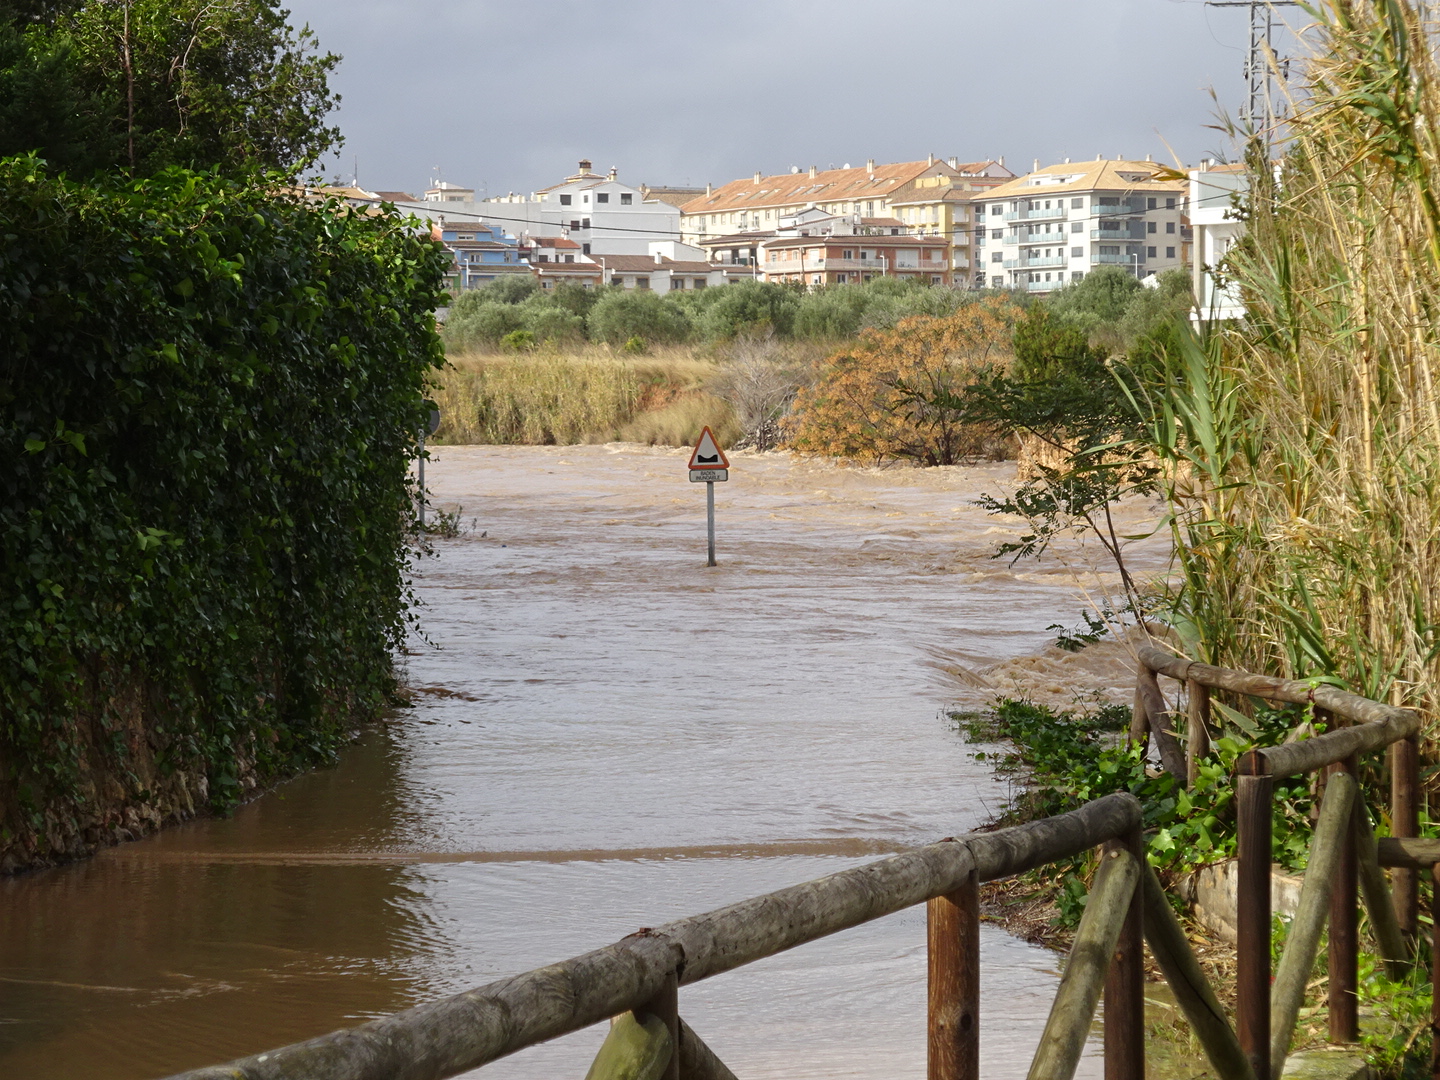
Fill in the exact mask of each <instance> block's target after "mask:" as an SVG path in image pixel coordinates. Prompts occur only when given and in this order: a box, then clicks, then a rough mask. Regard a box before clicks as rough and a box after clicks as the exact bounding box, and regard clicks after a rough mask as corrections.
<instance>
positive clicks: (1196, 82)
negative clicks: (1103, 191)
mask: <svg viewBox="0 0 1440 1080" xmlns="http://www.w3.org/2000/svg"><path fill="white" fill-rule="evenodd" d="M292 22H294V23H295V24H297V25H298V24H300V23H303V22H308V23H309V24H310V26H311V28H312V29H314V30H315V32H316V33H317V34H318V35H319V39H320V43H321V45H322V47H324V48H327V49H330V50H332V51H334V52H338V53H341V54H342V55H343V56H344V60H343V61H342V63H341V65H340V68H339V71H338V72H337V74H336V76H335V78H334V81H333V86H334V87H335V88H336V89H337V90H339V92H340V93H341V94H342V95H343V98H344V103H343V104H342V106H341V109H340V112H339V123H340V126H341V129H342V131H343V132H344V134H345V137H346V146H345V149H344V150H343V151H342V153H341V155H340V157H339V160H338V161H336V160H335V159H332V160H330V161H329V162H327V163H326V172H327V174H336V175H339V176H342V177H344V178H345V179H346V180H348V179H349V177H350V174H351V172H352V171H353V170H354V169H355V167H356V166H355V162H356V159H357V158H358V172H359V180H360V182H361V183H362V184H363V185H364V186H366V187H369V188H372V189H373V188H379V189H388V190H393V189H404V190H409V191H418V190H420V189H423V188H424V187H426V186H428V184H429V181H430V179H431V177H432V176H435V175H437V173H436V172H435V169H436V168H437V167H438V169H439V172H438V175H439V176H440V177H441V178H443V179H445V180H448V181H450V182H452V183H457V184H462V185H464V186H467V187H475V188H482V187H483V188H484V189H486V191H487V192H488V193H489V194H491V195H496V194H503V193H504V192H506V191H512V190H513V191H527V192H528V191H531V190H534V189H535V188H537V187H541V186H544V185H547V184H550V183H554V182H555V181H557V180H559V179H560V178H561V177H563V176H564V175H566V174H567V173H569V172H571V171H573V169H574V166H575V162H576V161H577V159H579V158H581V157H587V158H590V159H592V160H593V161H594V163H595V166H596V168H597V169H606V168H609V167H610V166H612V165H613V166H616V167H617V168H618V169H619V170H620V179H621V180H623V181H628V182H630V183H636V184H638V183H640V182H642V181H643V182H646V183H649V184H652V185H659V184H686V183H689V184H695V185H701V184H704V183H705V182H707V181H709V182H712V183H715V184H721V183H724V182H726V181H728V180H733V179H736V178H738V177H742V176H749V175H750V174H751V173H752V172H754V171H755V170H756V169H759V170H761V171H763V172H766V173H776V172H783V171H785V170H788V169H789V168H790V166H792V165H798V166H800V167H802V168H805V167H808V166H810V165H818V166H820V167H821V168H827V167H829V166H831V165H835V166H839V165H843V164H845V163H847V162H849V163H851V164H854V165H859V164H861V163H863V162H864V160H865V159H866V158H872V157H873V158H875V159H876V160H877V161H912V160H915V159H917V158H923V157H924V156H925V155H926V154H929V153H934V154H935V155H936V156H938V157H950V156H952V155H957V156H959V157H960V159H961V160H979V159H983V158H989V157H998V156H1000V155H1004V157H1005V159H1006V164H1007V165H1009V166H1010V167H1011V168H1013V169H1015V171H1016V172H1025V171H1028V170H1029V168H1030V167H1031V164H1032V161H1033V159H1035V158H1039V159H1040V160H1041V163H1042V164H1049V163H1053V162H1056V161H1059V160H1061V159H1062V158H1064V157H1067V156H1068V157H1072V158H1076V159H1081V158H1094V157H1095V156H1096V155H1097V154H1103V155H1105V156H1106V157H1114V156H1116V155H1125V156H1127V157H1135V158H1140V157H1144V156H1145V155H1146V154H1153V155H1154V156H1155V158H1156V159H1157V160H1162V161H1166V162H1173V160H1174V157H1175V156H1176V155H1178V156H1179V157H1180V158H1182V159H1184V160H1185V161H1187V162H1192V161H1195V160H1198V159H1199V158H1201V157H1204V156H1208V155H1210V154H1212V153H1214V152H1217V151H1218V152H1220V153H1222V154H1223V153H1225V152H1226V151H1228V150H1229V149H1230V148H1229V146H1228V144H1227V141H1226V139H1225V137H1224V136H1223V135H1222V134H1221V133H1220V132H1217V131H1214V130H1212V129H1210V128H1209V126H1208V125H1211V124H1213V123H1214V115H1215V110H1216V103H1215V101H1214V100H1212V99H1211V96H1210V93H1209V91H1210V88H1212V87H1213V88H1214V89H1215V92H1216V93H1217V95H1218V97H1219V104H1220V105H1221V106H1223V107H1224V108H1226V109H1228V110H1230V111H1232V112H1233V111H1235V110H1236V109H1237V108H1238V106H1239V103H1240V100H1241V96H1242V87H1243V84H1242V81H1241V63H1242V59H1243V49H1244V46H1245V42H1246V39H1247V30H1248V23H1247V16H1246V13H1245V10H1244V9H1234V8H1232V9H1213V8H1207V7H1206V6H1205V5H1204V4H1203V3H1201V2H1199V0H890V2H887V3H876V2H871V0H823V2H819V0H727V2H724V3H720V2H717V0H707V2H693V0H607V2H603V3H602V2H599V0H450V2H449V3H448V4H431V5H419V4H413V3H400V2H398V0H293V3H292Z"/></svg>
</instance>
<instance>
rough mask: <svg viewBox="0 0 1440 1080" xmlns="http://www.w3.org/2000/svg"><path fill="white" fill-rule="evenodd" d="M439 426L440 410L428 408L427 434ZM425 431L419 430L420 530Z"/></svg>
mask: <svg viewBox="0 0 1440 1080" xmlns="http://www.w3.org/2000/svg"><path fill="white" fill-rule="evenodd" d="M439 426H440V410H439V409H431V410H430V423H429V429H430V430H429V432H428V434H431V435H433V434H434V433H435V430H436V429H437V428H438V427H439ZM426 434H427V432H424V431H422V432H420V531H421V532H424V531H425V436H426Z"/></svg>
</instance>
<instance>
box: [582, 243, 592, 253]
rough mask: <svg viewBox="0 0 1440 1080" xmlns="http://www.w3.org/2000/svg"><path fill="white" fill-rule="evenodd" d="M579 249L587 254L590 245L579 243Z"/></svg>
mask: <svg viewBox="0 0 1440 1080" xmlns="http://www.w3.org/2000/svg"><path fill="white" fill-rule="evenodd" d="M580 250H581V251H583V252H584V253H585V254H586V255H589V254H590V245H589V244H581V245H580Z"/></svg>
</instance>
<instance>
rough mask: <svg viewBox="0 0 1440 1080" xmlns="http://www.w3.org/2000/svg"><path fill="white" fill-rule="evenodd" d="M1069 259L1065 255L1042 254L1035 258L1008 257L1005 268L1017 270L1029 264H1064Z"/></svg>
mask: <svg viewBox="0 0 1440 1080" xmlns="http://www.w3.org/2000/svg"><path fill="white" fill-rule="evenodd" d="M1069 261H1070V260H1069V259H1067V258H1065V256H1063V255H1041V256H1038V257H1037V258H1034V259H1006V260H1005V269H1006V270H1016V269H1023V268H1025V267H1028V266H1064V265H1065V264H1066V263H1068V262H1069Z"/></svg>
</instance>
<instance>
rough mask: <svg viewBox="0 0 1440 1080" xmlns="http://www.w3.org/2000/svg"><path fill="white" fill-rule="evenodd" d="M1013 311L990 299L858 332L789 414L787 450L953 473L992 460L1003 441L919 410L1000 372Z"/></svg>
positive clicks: (951, 413)
mask: <svg viewBox="0 0 1440 1080" xmlns="http://www.w3.org/2000/svg"><path fill="white" fill-rule="evenodd" d="M1020 313H1021V309H1020V308H1019V307H1018V306H1017V305H1016V304H1015V303H1013V302H1012V301H1010V300H1007V299H1004V298H998V297H990V298H986V299H984V300H978V301H976V302H974V303H971V304H967V305H965V306H964V307H962V308H960V310H959V311H957V312H955V313H954V314H953V315H944V316H940V317H936V318H931V317H924V316H917V317H915V318H911V319H904V320H902V321H901V322H899V323H898V324H896V326H895V328H894V329H892V330H866V331H864V332H863V333H862V334H861V335H860V340H859V341H858V342H857V343H856V344H855V345H854V346H853V347H852V348H849V349H845V350H843V351H841V352H837V353H835V354H834V355H833V356H830V357H828V358H827V359H826V360H825V361H824V362H823V363H822V364H821V368H820V371H819V372H818V374H817V377H816V380H815V382H814V384H813V385H811V386H809V387H806V388H804V389H802V390H801V391H800V393H799V394H798V395H797V396H796V398H795V404H794V407H793V409H792V411H791V415H790V424H789V427H790V438H789V440H788V444H789V446H790V447H791V448H792V449H795V450H803V451H808V452H810V453H815V454H828V455H831V456H833V457H843V458H851V459H854V460H858V461H870V462H874V463H876V464H878V463H880V462H882V461H886V460H896V459H899V460H910V461H917V462H919V463H921V464H923V465H953V464H955V463H956V462H958V461H960V460H962V459H963V458H967V457H977V456H985V457H996V456H1002V455H1003V453H1004V452H1005V451H1006V450H1008V449H1009V448H1010V443H1011V437H1010V436H1009V434H1008V433H1006V432H1004V431H1001V430H999V429H998V428H996V427H994V426H991V425H985V424H974V423H967V422H965V421H964V420H963V419H962V418H961V417H960V415H959V414H958V413H957V412H956V411H955V410H953V409H946V408H940V407H937V406H935V405H932V404H929V401H933V400H934V399H936V398H937V397H943V396H945V395H947V394H948V395H952V396H953V395H956V394H958V393H959V391H960V390H961V389H963V388H964V387H965V386H966V385H967V384H968V383H970V382H972V381H973V380H974V378H975V376H976V375H977V374H978V373H979V372H981V371H983V370H986V369H990V368H996V367H999V368H1004V367H1006V366H1008V364H1009V362H1010V358H1011V352H1010V342H1011V335H1012V331H1013V329H1014V326H1015V320H1016V319H1017V318H1018V317H1019V316H1020Z"/></svg>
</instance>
